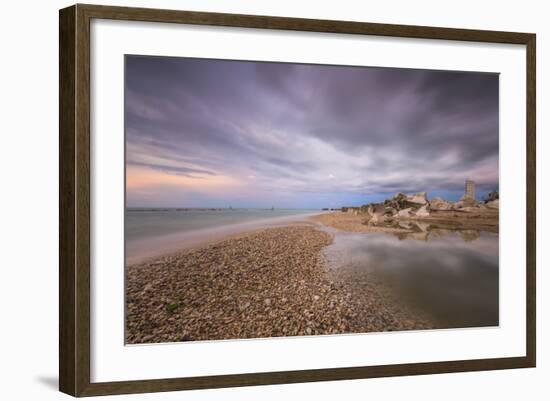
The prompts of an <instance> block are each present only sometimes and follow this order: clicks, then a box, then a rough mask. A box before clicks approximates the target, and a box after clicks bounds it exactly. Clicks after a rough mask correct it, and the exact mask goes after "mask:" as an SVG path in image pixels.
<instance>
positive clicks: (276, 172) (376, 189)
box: [59, 5, 536, 396]
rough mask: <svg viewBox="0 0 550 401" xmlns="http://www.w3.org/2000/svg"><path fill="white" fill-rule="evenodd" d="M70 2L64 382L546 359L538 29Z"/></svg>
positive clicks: (275, 377) (81, 390) (128, 383)
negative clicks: (539, 237)
mask: <svg viewBox="0 0 550 401" xmlns="http://www.w3.org/2000/svg"><path fill="white" fill-rule="evenodd" d="M59 18H60V19H59V26H60V203H59V216H60V344H59V345H60V375H59V379H60V380H59V386H60V390H61V391H62V392H65V393H67V394H70V395H73V396H92V395H105V394H122V393H142V392H155V391H172V390H186V389H201V388H217V387H231V386H248V385H261V384H279V383H295V382H311V381H323V380H342V379H361V378H373V377H385V376H398V375H419V374H433V373H443V372H462V371H478V370H490V369H510V368H527V367H534V366H535V360H536V357H535V355H536V352H535V332H536V329H535V327H536V326H535V325H536V318H535V206H536V205H535V35H534V34H531V33H513V32H495V31H480V30H468V29H450V28H434V27H420V26H403V25H386V24H372V23H362V22H349V21H327V20H310V19H296V18H282V17H266V16H252V15H233V14H218V13H202V12H189V11H169V10H154V9H138V8H122V7H107V6H95V5H75V6H72V7H69V8H65V9H63V10H61V11H60V17H59Z"/></svg>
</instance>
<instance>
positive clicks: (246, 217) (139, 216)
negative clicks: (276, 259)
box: [125, 209, 321, 263]
mask: <svg viewBox="0 0 550 401" xmlns="http://www.w3.org/2000/svg"><path fill="white" fill-rule="evenodd" d="M319 213H321V211H319V210H307V209H274V210H271V209H216V210H204V209H185V210H176V209H163V210H139V209H127V210H126V233H125V235H126V261H127V263H134V262H138V261H140V260H142V259H145V258H148V257H153V256H157V255H161V254H163V253H169V252H173V251H177V250H179V249H183V248H185V247H187V246H193V245H197V244H200V243H202V242H205V241H207V240H215V239H218V238H223V237H225V236H227V235H228V234H229V235H230V234H237V233H240V232H245V231H250V230H253V229H257V228H264V227H274V226H277V225H284V224H288V223H289V222H294V221H300V220H305V219H306V218H307V217H308V216H311V215H315V214H319Z"/></svg>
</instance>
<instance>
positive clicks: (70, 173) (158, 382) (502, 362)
mask: <svg viewBox="0 0 550 401" xmlns="http://www.w3.org/2000/svg"><path fill="white" fill-rule="evenodd" d="M94 18H97V19H110V20H127V21H148V22H165V23H175V24H194V25H210V26H223V27H241V28H260V29H261V28H268V29H277V30H289V31H310V32H325V33H341V34H356V35H375V36H392V37H402V38H422V39H441V40H454V41H476V42H491V43H504V44H519V45H525V46H526V54H527V58H526V60H525V62H526V71H527V84H526V88H527V93H526V99H527V109H526V110H527V119H526V132H527V194H526V196H527V198H526V202H527V216H526V217H527V227H526V229H527V243H526V244H525V247H526V251H527V260H526V284H527V287H526V294H527V300H526V307H527V309H526V317H527V318H526V327H525V332H526V350H527V353H526V356H523V357H507V358H493V359H475V360H460V361H440V362H430V363H408V364H398V365H381V366H365V367H346V368H329V369H315V370H299V371H281V372H267V373H250V374H231V375H222V376H202V377H181V378H166V379H155V380H135V381H120V382H100V383H92V382H91V380H90V362H91V355H90V343H91V334H90V285H91V283H90V173H91V172H90V21H91V20H92V19H94ZM59 29H60V36H59V49H60V53H59V56H60V64H59V65H60V67H59V82H60V84H59V85H60V86H59V93H60V103H59V126H60V142H59V152H60V164H59V182H60V185H59V227H60V235H59V256H60V264H59V277H60V278H59V280H60V281H59V283H60V286H59V358H60V360H59V388H60V391H62V392H64V393H67V394H70V395H73V396H94V395H106V394H123V393H144V392H156V391H174V390H188V389H204V388H219V387H235V386H249V385H264V384H281V383H297V382H315V381H325V380H347V379H362V378H374V377H388V376H400V375H421V374H433V373H448V372H465V371H481V370H493V369H510V368H526V367H534V366H535V361H536V315H535V300H536V294H535V284H536V279H535V214H536V212H535V206H536V205H535V196H536V189H535V157H536V156H535V119H536V114H535V113H536V111H535V64H536V62H535V46H536V45H535V42H536V36H535V34H531V33H514V32H495V31H482V30H467V29H450V28H435V27H421V26H405V25H389V24H373V23H362V22H348V21H329V20H313V19H299V18H282V17H267V16H254V15H236V14H218V13H203V12H192V11H171V10H156V9H142V8H126V7H110V6H96V5H80V4H79V5H74V6H72V7H68V8H65V9H62V10H60V14H59Z"/></svg>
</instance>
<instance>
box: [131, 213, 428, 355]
mask: <svg viewBox="0 0 550 401" xmlns="http://www.w3.org/2000/svg"><path fill="white" fill-rule="evenodd" d="M333 238H334V237H333V234H330V233H329V232H327V230H323V229H320V227H319V225H318V223H315V222H309V223H307V224H291V225H287V226H284V227H276V228H266V229H262V230H257V231H254V232H249V233H246V234H241V235H238V236H236V237H233V238H230V239H225V240H222V241H218V242H215V243H212V244H208V245H203V246H201V247H197V248H193V249H189V250H185V251H181V252H179V253H175V254H171V255H167V256H163V257H160V258H156V259H155V258H153V259H151V260H148V261H146V262H142V263H138V264H134V265H131V266H129V267H127V270H126V306H127V315H126V334H125V339H126V343H127V344H143V343H160V342H177V341H201V340H222V339H244V338H266V337H280V336H302V335H323V334H344V333H366V332H382V331H396V330H415V329H427V328H433V326H432V325H431V324H430V323H429V322H427V321H426V320H422V319H417V318H416V317H414V316H408V315H406V314H404V313H403V312H402V310H401V309H400V308H398V307H394V305H391V303H390V302H388V301H387V297H386V296H385V295H383V291H378V290H377V286H376V285H375V284H373V285H372V286H371V287H369V293H368V294H365V293H363V294H362V295H361V296H359V297H357V299H355V297H354V296H352V294H354V288H352V286H350V285H348V283H346V281H345V280H342V279H341V278H339V277H338V275H337V274H335V273H334V272H331V271H330V269H329V267H328V264H327V261H326V260H325V256H324V254H323V250H324V249H325V247H326V246H328V245H330V244H331V243H332V242H333Z"/></svg>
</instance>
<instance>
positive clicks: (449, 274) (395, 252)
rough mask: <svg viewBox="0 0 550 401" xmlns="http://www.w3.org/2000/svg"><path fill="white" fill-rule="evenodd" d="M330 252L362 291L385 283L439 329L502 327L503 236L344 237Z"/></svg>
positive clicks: (428, 231) (437, 232)
mask: <svg viewBox="0 0 550 401" xmlns="http://www.w3.org/2000/svg"><path fill="white" fill-rule="evenodd" d="M409 228H410V227H409ZM410 240H413V241H410ZM414 240H416V241H414ZM325 253H326V257H327V260H328V262H329V265H330V266H331V267H332V268H333V269H334V271H335V272H337V273H339V277H345V280H348V281H349V284H351V285H352V286H353V284H355V289H356V290H357V287H358V286H359V291H361V287H360V284H359V285H358V284H357V283H361V282H373V281H379V282H380V283H383V284H384V285H385V286H387V288H390V289H391V291H392V292H393V293H394V294H395V295H396V296H397V297H398V298H399V299H400V300H401V301H402V302H403V303H406V304H407V305H409V306H413V307H414V308H416V309H417V310H418V311H422V312H423V313H426V314H427V315H429V316H431V317H432V318H433V321H434V322H435V323H434V325H435V326H436V327H440V328H451V327H474V326H475V327H480V326H496V325H498V323H499V320H498V319H499V314H498V281H499V280H498V234H494V233H487V232H480V231H478V230H471V229H468V230H458V231H457V230H451V229H444V228H433V227H429V226H426V227H425V229H424V230H423V229H421V228H419V229H415V230H412V232H407V233H397V234H392V235H388V234H380V233H347V232H346V233H344V232H339V233H337V234H336V236H335V240H334V243H333V244H332V245H330V246H329V247H327V248H326V250H325ZM367 290H368V289H367V287H365V288H364V291H367ZM359 295H360V294H359Z"/></svg>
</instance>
